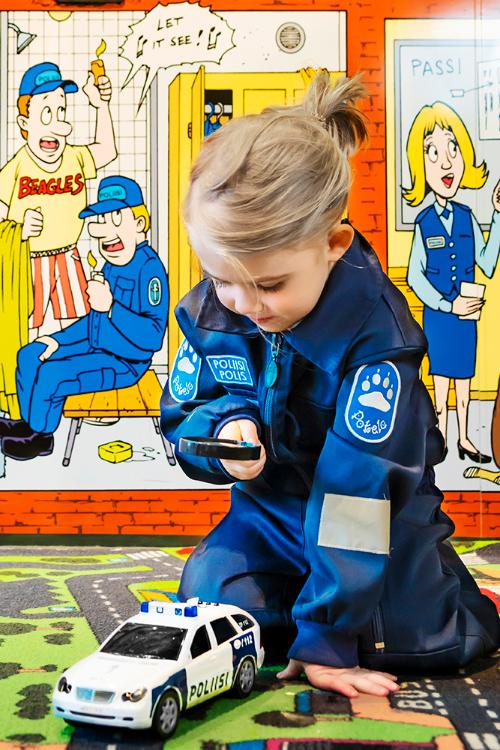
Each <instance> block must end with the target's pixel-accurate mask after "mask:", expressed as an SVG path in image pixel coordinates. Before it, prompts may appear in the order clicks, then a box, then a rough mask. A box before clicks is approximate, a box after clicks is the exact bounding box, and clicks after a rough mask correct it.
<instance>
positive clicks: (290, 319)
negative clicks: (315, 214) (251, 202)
mask: <svg viewBox="0 0 500 750" xmlns="http://www.w3.org/2000/svg"><path fill="white" fill-rule="evenodd" d="M352 238H353V230H352V228H351V227H350V226H349V225H346V224H342V225H338V228H337V234H331V235H329V236H328V238H325V239H324V240H320V239H316V240H314V241H313V242H304V243H301V244H299V245H295V246H291V247H289V248H285V249H280V250H275V251H269V252H265V253H255V254H253V255H252V254H249V255H238V261H239V262H240V263H241V265H242V266H243V269H244V272H242V271H241V270H239V268H238V267H237V266H235V265H233V264H232V263H231V261H230V260H227V259H225V258H223V257H222V256H221V255H219V254H218V253H217V252H215V251H214V250H210V249H209V248H207V247H201V248H200V246H199V245H198V246H197V254H198V257H199V259H200V262H201V265H202V267H203V269H204V271H205V273H206V274H207V275H208V276H209V277H210V278H211V279H212V280H213V282H214V286H215V291H216V293H217V297H218V298H219V300H220V301H221V303H222V304H223V305H224V306H225V307H227V308H228V309H229V310H232V311H233V312H235V313H237V314H238V315H245V316H246V317H247V318H250V319H251V320H252V321H253V322H254V323H256V324H257V325H258V326H259V328H262V329H263V330H264V331H269V332H270V333H276V332H278V331H284V330H286V329H288V328H291V327H292V326H293V325H295V324H296V323H298V322H299V321H300V320H302V318H305V316H306V315H307V314H308V313H310V312H311V310H313V308H314V307H315V306H316V303H317V302H318V300H319V298H320V296H321V293H322V291H323V289H324V286H325V284H326V281H327V279H328V276H329V274H330V271H331V269H332V267H333V265H334V263H335V261H336V260H338V259H339V258H340V257H341V256H342V255H343V254H344V252H345V251H346V250H347V248H348V247H349V245H350V244H351V242H352Z"/></svg>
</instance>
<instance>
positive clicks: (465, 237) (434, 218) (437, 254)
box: [415, 201, 477, 378]
mask: <svg viewBox="0 0 500 750" xmlns="http://www.w3.org/2000/svg"><path fill="white" fill-rule="evenodd" d="M451 205H452V206H453V226H452V233H451V236H449V235H448V233H447V232H446V229H445V228H444V226H443V223H442V221H441V220H440V218H439V216H438V215H437V213H436V211H435V209H434V206H429V207H428V208H426V209H424V210H423V211H422V212H421V213H420V214H419V215H418V216H417V218H416V219H415V223H416V224H418V225H419V226H420V231H421V233H422V240H423V243H424V247H425V250H426V253H427V267H426V270H425V276H426V277H427V279H428V280H429V281H430V283H431V284H432V286H433V287H435V289H437V290H438V291H439V292H441V294H442V295H443V297H444V298H445V299H447V300H448V301H449V302H452V301H453V300H454V299H455V297H456V296H457V295H458V294H460V284H461V282H462V281H474V265H475V259H474V232H473V228H472V220H471V210H470V208H469V207H468V206H464V205H462V204H461V203H455V202H454V201H452V202H451ZM423 327H424V331H425V335H426V336H427V339H428V342H429V362H430V373H431V374H432V375H442V376H444V377H448V378H472V377H473V375H474V373H475V370H476V344H477V334H476V321H475V320H460V318H459V317H458V315H454V314H453V313H447V312H442V311H441V310H432V309H431V308H430V307H427V306H424V319H423Z"/></svg>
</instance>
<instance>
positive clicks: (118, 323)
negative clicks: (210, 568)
mask: <svg viewBox="0 0 500 750" xmlns="http://www.w3.org/2000/svg"><path fill="white" fill-rule="evenodd" d="M478 13H479V11H478V6H477V5H475V4H473V3H471V2H469V3H466V2H461V3H456V2H453V3H452V2H449V1H448V0H446V1H443V2H442V3H440V4H439V5H435V4H434V5H432V6H431V5H429V6H428V5H427V4H426V3H423V2H412V3H399V4H398V6H397V10H395V8H394V6H392V5H390V4H389V3H384V2H375V0H367V2H365V3H354V2H351V1H350V0H349V1H348V0H346V1H345V2H342V0H341V1H340V2H338V3H331V2H326V1H325V2H322V1H321V0H317V1H316V2H314V3H312V2H309V3H308V2H279V3H264V2H260V1H257V0H254V1H253V2H250V1H249V2H235V0H231V1H230V0H227V2H222V1H218V2H215V1H214V2H213V3H212V4H208V3H204V2H200V3H196V2H170V3H164V4H161V3H158V4H155V3H154V0H153V1H147V2H146V1H145V0H137V1H136V2H133V0H125V1H124V2H121V3H119V4H113V3H106V2H105V0H103V2H99V3H98V4H92V5H85V4H83V3H78V4H77V3H75V4H74V5H71V4H68V3H64V4H60V3H58V2H51V1H47V2H42V1H41V0H39V1H38V2H35V1H33V2H28V1H27V0H25V1H24V2H23V1H21V0H16V1H15V2H14V0H11V2H10V3H6V2H0V339H1V346H0V417H1V418H2V423H1V431H2V437H1V451H0V528H1V530H2V532H3V534H4V535H6V537H5V538H7V537H9V535H13V534H16V535H25V537H26V538H27V539H31V538H32V537H33V535H40V534H43V535H46V537H45V538H46V539H47V540H49V538H50V539H52V538H53V537H54V536H55V535H64V536H69V535H76V534H84V535H87V537H88V539H89V540H92V539H94V538H95V537H96V535H99V536H100V537H102V538H104V536H106V539H107V540H111V539H112V538H116V536H117V535H121V536H120V538H122V539H124V538H125V537H127V536H129V535H141V536H143V537H144V536H149V535H158V534H160V535H171V536H172V535H173V536H179V537H182V538H184V539H186V541H189V539H191V538H194V537H198V536H200V535H203V534H205V533H206V532H207V531H208V530H209V529H210V528H211V527H212V526H213V525H214V524H215V523H216V522H217V521H218V520H219V519H220V518H221V516H222V515H223V514H224V512H225V511H226V510H227V507H228V491H227V489H226V488H222V489H221V488H217V489H213V488H212V487H209V486H207V485H203V484H201V483H199V482H195V481H193V480H190V479H188V478H187V477H186V476H185V475H184V474H183V473H182V471H181V470H180V468H179V467H178V465H177V464H176V461H175V457H174V455H173V452H172V448H171V446H170V445H169V443H168V442H166V441H165V440H164V439H163V438H162V435H161V432H160V425H159V399H160V395H161V391H162V388H163V386H164V384H165V382H166V379H167V376H168V372H169V368H170V367H171V365H172V364H173V361H174V359H175V356H176V352H177V350H178V347H179V344H180V343H181V340H180V335H179V331H178V328H177V325H176V323H175V318H174V315H173V310H174V307H175V304H176V303H177V301H178V300H179V299H180V298H181V297H182V296H183V295H184V294H185V293H186V292H187V291H188V290H189V289H190V288H191V287H192V286H193V285H194V284H195V283H196V282H197V281H198V280H199V278H200V271H199V268H198V266H197V264H196V261H195V259H194V257H193V254H192V253H191V250H190V247H189V244H188V240H187V236H186V233H185V230H184V227H183V225H182V222H181V219H180V213H181V204H182V198H183V194H184V191H185V189H186V185H187V178H188V174H189V169H190V165H191V163H192V160H193V159H194V157H195V156H196V155H197V153H198V151H199V149H200V146H201V144H202V142H203V140H204V138H206V137H208V136H209V135H210V134H211V133H212V132H213V131H214V130H216V129H217V128H219V127H221V126H222V125H223V124H224V123H225V122H227V120H228V119H230V118H232V117H238V116H240V115H243V114H248V113H252V112H257V111H260V110H261V109H262V108H263V107H265V106H267V105H270V104H290V103H294V102H298V101H300V99H301V97H302V96H303V93H304V90H305V88H306V87H307V85H308V82H309V81H310V79H311V76H312V75H313V74H314V71H315V70H316V69H318V68H324V69H327V70H328V71H329V72H330V75H331V77H332V79H335V78H337V77H338V76H343V75H346V74H347V75H353V74H354V73H356V72H357V71H361V72H363V76H364V82H365V84H366V86H367V88H368V91H369V97H368V99H367V101H366V103H365V107H364V108H365V111H366V115H367V117H368V122H369V132H370V143H369V146H368V148H366V149H364V150H363V151H362V152H361V153H360V154H359V155H358V156H357V157H356V159H355V164H354V167H355V184H354V189H353V193H352V201H351V206H350V210H349V218H350V220H351V221H352V223H353V224H354V225H355V226H356V228H357V229H359V230H360V231H361V232H362V233H364V234H365V235H366V237H367V238H368V240H369V241H370V242H371V243H372V244H373V246H374V248H375V249H376V251H377V253H378V255H379V257H380V259H381V261H382V263H383V265H384V268H385V270H386V271H387V273H388V274H389V276H390V278H391V279H392V280H393V282H394V283H395V284H396V285H397V286H398V288H399V289H400V290H401V292H402V293H403V294H404V296H405V297H406V299H407V300H408V303H409V305H410V309H411V311H412V314H413V315H414V316H415V318H416V319H417V320H418V321H419V323H420V324H421V325H422V326H423V328H424V330H425V333H426V335H427V338H428V341H429V355H428V357H426V359H425V362H424V367H423V370H422V378H423V380H424V382H425V384H426V386H427V387H428V389H429V391H430V393H431V395H432V398H433V400H434V404H435V408H436V412H437V416H438V420H439V427H440V429H441V431H442V432H443V434H444V435H445V437H446V442H447V452H446V457H445V460H444V461H443V463H441V464H440V465H439V466H438V467H437V471H436V475H437V484H438V485H439V486H440V488H441V489H442V490H443V492H444V495H445V509H446V510H447V512H448V513H449V514H450V515H451V516H452V518H453V519H454V521H455V523H456V526H457V533H458V534H459V535H461V536H485V537H491V536H498V533H499V530H500V395H499V375H500V353H499V345H498V344H499V340H500V339H499V326H500V264H499V263H498V255H499V251H500V183H499V180H500V148H499V145H500V10H499V9H498V5H497V4H496V3H494V2H491V1H488V2H485V3H483V4H482V5H481V10H480V13H479V15H478ZM167 300H168V302H169V305H168V308H167V305H166V304H165V303H166V301H167ZM167 311H168V314H167ZM103 312H104V313H107V314H106V315H104V316H103V315H102V314H101V313H103ZM96 313H99V314H98V315H96ZM103 342H104V343H105V346H104V351H103ZM138 353H140V356H139V355H138ZM131 360H137V361H139V360H140V362H141V364H140V366H136V367H133V368H132V367H131V366H130V364H129V362H130V361H131ZM186 366H187V367H189V361H188V358H186ZM21 418H22V421H21ZM13 420H16V424H14V426H13ZM353 470H354V467H353ZM102 535H104V536H102Z"/></svg>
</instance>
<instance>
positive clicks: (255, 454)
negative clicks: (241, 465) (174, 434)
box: [179, 437, 260, 461]
mask: <svg viewBox="0 0 500 750" xmlns="http://www.w3.org/2000/svg"><path fill="white" fill-rule="evenodd" d="M179 452H180V453H187V454H188V455H190V456H205V457H208V458H233V459H236V460H237V461H255V460H256V459H257V458H259V457H260V445H255V443H247V442H245V441H244V440H225V439H223V438H207V437H204V438H197V437H185V438H181V439H180V440H179Z"/></svg>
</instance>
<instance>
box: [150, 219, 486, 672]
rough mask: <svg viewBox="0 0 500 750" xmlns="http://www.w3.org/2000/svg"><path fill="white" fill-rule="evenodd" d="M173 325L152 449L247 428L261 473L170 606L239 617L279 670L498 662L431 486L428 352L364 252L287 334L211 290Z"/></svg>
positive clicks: (214, 476) (194, 465)
mask: <svg viewBox="0 0 500 750" xmlns="http://www.w3.org/2000/svg"><path fill="white" fill-rule="evenodd" d="M176 315H177V319H178V322H179V325H180V327H181V329H182V331H183V332H184V334H185V337H186V340H185V341H184V343H183V344H182V345H181V347H180V349H179V352H178V354H177V357H176V361H175V363H174V366H173V369H172V372H171V373H170V377H169V384H168V387H167V388H166V389H165V391H164V394H163V398H162V407H161V411H162V429H163V431H164V433H165V435H166V436H167V437H168V439H169V440H171V441H172V442H174V443H176V444H178V442H179V439H180V438H181V437H183V436H185V437H189V436H216V435H217V434H218V432H219V431H220V429H221V428H222V426H223V425H224V424H226V423H227V422H228V421H231V420H233V419H239V418H245V419H252V420H254V421H255V422H256V424H257V425H258V426H259V430H260V431H261V439H262V441H263V443H264V445H265V448H266V452H267V462H266V465H265V467H264V470H263V471H262V474H261V475H260V476H259V477H257V478H256V479H253V480H251V481H245V482H242V481H238V482H236V484H234V486H233V487H232V489H231V507H230V510H229V512H228V514H227V515H226V516H225V518H224V519H223V520H222V521H221V522H220V523H219V525H218V526H217V527H216V528H215V529H214V530H213V531H212V532H211V533H210V534H209V535H208V536H207V537H206V539H205V540H204V541H203V542H202V543H201V544H200V545H199V546H198V547H197V548H196V550H195V551H194V553H193V554H192V555H191V557H190V558H189V560H188V561H187V564H186V566H185V568H184V571H183V575H182V580H181V586H180V591H179V596H180V597H181V598H188V597H191V596H199V597H200V598H201V599H203V600H207V601H218V602H226V603H233V604H236V605H238V606H241V607H243V608H244V609H246V610H248V611H249V612H250V613H252V614H253V616H254V617H255V618H256V619H257V621H258V622H259V623H260V625H261V627H262V629H263V633H264V647H265V648H268V649H269V644H270V639H272V642H273V644H276V642H280V643H281V646H282V647H283V646H284V645H285V643H286V640H287V638H288V637H292V638H293V639H294V640H293V643H292V645H291V648H290V650H289V656H291V657H294V658H297V659H300V660H303V661H307V662H312V663H319V664H330V665H335V666H352V665H356V664H358V663H361V664H364V665H366V666H371V667H373V668H380V669H388V668H390V669H399V670H402V669H404V670H405V671H409V670H414V669H423V670H429V669H433V668H435V669H443V668H445V667H454V666H457V665H459V664H464V663H465V662H467V661H468V660H470V659H471V658H473V657H474V656H476V655H477V654H481V653H484V652H487V651H489V650H491V649H493V648H494V647H495V644H496V643H497V642H498V637H499V633H498V617H497V615H496V611H495V608H494V606H493V604H492V602H491V601H489V600H488V599H487V598H486V597H484V596H482V594H481V593H480V592H479V589H478V588H477V586H476V584H475V583H474V581H473V579H472V578H471V576H470V575H469V573H468V572H467V570H466V569H465V567H464V566H463V564H462V562H461V561H460V559H459V558H458V556H457V555H456V554H455V552H454V550H453V549H452V547H451V546H450V544H449V542H448V541H447V539H448V537H449V536H450V535H451V534H452V532H453V528H454V527H453V523H452V522H451V521H450V519H449V518H448V517H447V516H446V515H445V514H444V513H443V512H442V511H441V509H440V502H441V499H442V495H441V493H440V492H439V490H438V489H437V488H436V487H435V485H434V472H433V468H432V466H433V465H434V464H436V463H438V462H439V461H440V459H441V457H442V452H443V440H442V437H441V435H440V433H439V430H438V429H437V427H436V417H435V413H434V409H433V406H432V402H431V400H430V397H429V395H428V393H427V391H426V389H425V387H424V385H423V384H422V382H421V380H420V377H419V367H420V363H421V361H422V357H423V356H424V354H425V350H426V342H425V338H424V335H423V333H422V331H421V329H420V328H419V327H418V325H417V324H416V323H415V322H414V320H413V318H412V317H411V315H410V312H409V309H408V306H407V304H406V302H405V300H404V298H403V296H402V295H401V294H400V293H399V291H398V290H397V289H396V288H395V287H394V286H393V285H392V283H391V282H390V281H389V279H388V278H387V277H386V276H385V274H384V273H383V272H382V269H381V268H380V265H379V263H378V261H377V259H376V256H375V254H374V253H373V251H372V250H371V248H370V247H369V245H368V243H366V241H365V240H364V239H363V238H362V237H361V235H359V234H356V236H355V239H354V242H353V244H352V246H351V248H350V249H349V251H348V252H347V253H346V255H345V256H344V261H343V262H339V263H337V264H336V266H335V267H334V269H333V270H332V273H331V274H330V277H329V279H328V282H327V284H326V287H325V289H324V291H323V293H322V296H321V298H320V300H319V301H318V303H317V305H316V307H315V308H314V310H313V311H312V312H311V313H310V314H309V315H308V316H306V318H304V319H303V320H302V321H301V322H300V323H299V324H298V325H296V326H295V327H294V328H293V329H292V330H290V331H285V332H283V333H282V334H273V335H270V334H267V333H263V332H262V331H259V330H258V329H257V328H256V327H255V325H254V324H253V323H252V322H251V321H250V320H249V319H247V318H245V317H243V316H238V315H235V314H234V313H232V312H231V311H229V310H227V309H226V308H224V307H223V306H222V305H221V304H220V302H218V300H217V299H216V296H215V292H214V290H213V287H212V284H211V282H210V281H208V280H204V281H202V282H200V284H198V285H197V286H196V287H195V288H194V289H193V290H192V291H191V292H190V293H189V294H188V295H187V296H186V297H184V299H183V300H182V301H181V302H180V304H179V305H178V307H177V309H176ZM177 457H178V460H179V462H180V464H181V466H182V468H183V469H184V471H185V472H186V473H187V474H188V475H189V476H191V477H192V478H194V479H198V480H202V481H208V482H212V483H215V484H224V483H228V482H229V481H231V477H229V476H228V475H227V474H226V473H225V471H224V470H223V468H222V466H221V464H220V463H219V462H218V461H217V460H215V459H213V458H203V457H198V456H190V455H185V454H182V453H177ZM276 634H277V637H276Z"/></svg>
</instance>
